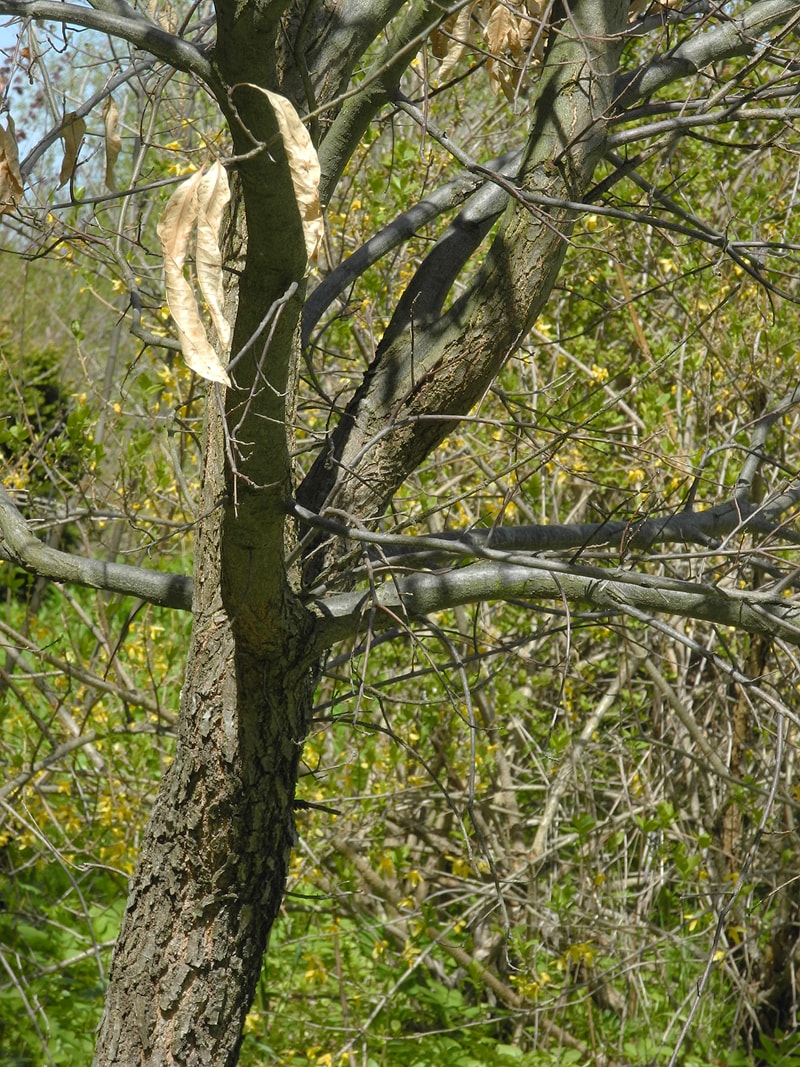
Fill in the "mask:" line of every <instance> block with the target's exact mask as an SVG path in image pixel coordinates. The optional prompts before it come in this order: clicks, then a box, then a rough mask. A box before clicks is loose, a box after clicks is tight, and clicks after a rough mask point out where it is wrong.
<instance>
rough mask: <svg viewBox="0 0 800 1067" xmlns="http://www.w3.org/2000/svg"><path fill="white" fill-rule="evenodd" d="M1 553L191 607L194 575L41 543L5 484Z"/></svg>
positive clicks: (54, 575) (54, 574) (0, 506)
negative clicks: (105, 559)
mask: <svg viewBox="0 0 800 1067" xmlns="http://www.w3.org/2000/svg"><path fill="white" fill-rule="evenodd" d="M0 559H4V560H7V561H8V562H9V563H14V564H16V565H17V566H18V567H23V568H24V569H25V570H27V571H30V572H31V573H33V574H36V575H39V576H40V577H42V578H48V579H50V580H51V581H54V582H74V583H76V584H77V585H84V586H89V587H90V588H92V589H104V590H107V591H108V592H110V593H121V594H122V595H123V596H134V597H138V598H139V599H140V600H145V601H147V603H149V604H157V605H159V606H160V607H165V608H178V609H179V610H182V611H191V610H192V588H193V585H192V579H191V578H187V577H186V576H185V575H183V574H164V573H161V572H158V571H151V570H148V569H147V568H145V567H132V566H130V565H129V564H126V563H105V562H103V561H102V560H99V559H86V558H85V557H83V556H73V555H72V554H71V553H69V552H61V551H60V550H59V549H56V548H50V547H49V546H48V545H45V544H42V542H41V541H40V540H39V538H38V537H36V536H35V535H34V534H33V533H32V532H31V530H30V528H29V527H28V524H27V522H26V521H25V519H24V518H23V516H22V515H21V514H20V512H19V510H18V509H17V507H16V505H15V504H14V502H13V501H12V499H11V497H10V496H9V495H8V493H7V492H6V490H5V489H4V488H3V487H2V486H0Z"/></svg>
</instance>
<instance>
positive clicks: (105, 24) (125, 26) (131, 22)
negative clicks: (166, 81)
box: [0, 0, 216, 85]
mask: <svg viewBox="0 0 800 1067" xmlns="http://www.w3.org/2000/svg"><path fill="white" fill-rule="evenodd" d="M102 6H103V10H97V9H95V8H91V7H79V6H78V5H77V4H62V3H57V2H54V0H0V15H10V16H11V17H13V18H20V19H28V18H30V19H38V20H39V21H42V22H61V23H67V24H69V25H72V26H85V27H86V29H89V30H97V32H98V33H107V34H108V35H109V36H110V37H118V38H119V39H120V40H123V41H127V42H128V43H129V44H132V45H133V46H134V47H135V48H141V49H144V51H146V52H150V53H151V54H152V55H154V56H157V57H158V58H159V59H163V60H164V62H165V63H169V64H170V65H171V66H173V67H175V68H176V69H177V70H183V71H187V72H188V73H191V74H195V75H197V77H198V78H200V79H201V80H202V81H204V82H205V83H206V84H208V85H214V84H215V83H216V79H215V77H214V72H213V70H212V67H211V64H210V63H209V61H208V60H207V59H206V57H205V56H204V55H203V53H202V52H201V51H200V50H199V49H198V48H196V47H195V45H193V44H191V43H190V42H189V41H184V40H183V38H181V37H176V36H175V34H172V33H167V31H166V30H163V29H162V28H161V27H160V26H158V25H156V23H154V22H151V21H150V19H148V18H146V17H145V16H144V15H141V14H139V13H138V12H132V14H131V15H124V14H119V13H117V12H120V11H122V10H123V9H124V7H127V5H121V4H111V3H106V4H103V5H102Z"/></svg>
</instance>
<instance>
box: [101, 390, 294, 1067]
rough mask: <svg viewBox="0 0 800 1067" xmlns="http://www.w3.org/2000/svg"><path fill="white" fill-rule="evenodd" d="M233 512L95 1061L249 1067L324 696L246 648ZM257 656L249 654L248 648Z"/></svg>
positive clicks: (276, 650)
mask: <svg viewBox="0 0 800 1067" xmlns="http://www.w3.org/2000/svg"><path fill="white" fill-rule="evenodd" d="M209 409H210V416H209V440H208V448H207V457H206V469H205V482H204V485H205V494H204V495H205V497H206V499H207V500H213V499H214V497H215V496H216V497H217V499H219V496H220V493H215V492H214V489H221V487H222V485H223V482H224V471H223V454H224V448H223V438H222V432H221V422H220V418H219V415H218V413H217V412H218V405H217V399H216V397H215V396H213V395H212V396H211V397H210V400H209ZM222 515H223V511H222V509H221V508H218V509H217V510H216V511H213V512H212V514H211V516H210V517H209V518H208V519H207V520H206V522H205V523H204V526H203V529H202V532H201V536H200V538H199V543H198V546H197V561H196V566H195V576H196V602H195V625H194V635H193V639H192V645H191V648H190V651H189V658H188V664H187V670H186V681H185V685H184V688H183V693H182V702H181V703H182V706H181V730H180V738H179V743H178V748H177V752H176V756H175V760H174V762H173V764H172V766H171V767H170V768H169V771H168V773H167V775H166V778H165V781H164V783H163V787H162V790H161V792H160V795H159V798H158V801H157V803H156V806H155V809H154V811H153V814H152V818H151V821H150V825H149V828H148V832H147V835H146V840H145V843H144V846H143V849H142V853H141V857H140V860H139V864H138V867H137V870H136V874H135V875H134V878H133V882H132V885H131V890H130V896H129V901H128V908H127V912H126V915H125V919H124V923H123V927H122V931H121V933H120V937H119V942H118V945H117V949H116V952H115V956H114V962H113V965H112V971H111V981H110V990H109V994H108V998H107V1001H106V1008H105V1013H104V1016H103V1021H102V1024H101V1030H100V1036H99V1040H98V1043H97V1050H96V1056H95V1064H96V1065H97V1067H101V1065H103V1067H105V1065H108V1064H124V1065H125V1067H131V1065H133V1064H164V1063H170V1064H184V1063H185V1064H188V1063H192V1064H209V1065H213V1067H222V1065H233V1064H235V1063H236V1061H237V1059H238V1052H239V1046H240V1042H241V1030H242V1022H243V1019H244V1016H245V1014H246V1012H247V1010H248V1007H249V1005H250V1003H251V1001H252V997H253V992H254V987H255V983H256V981H257V979H258V975H259V972H260V969H261V964H262V956H263V952H264V949H265V947H266V940H267V936H268V933H269V930H270V927H271V925H272V923H273V921H274V919H275V917H276V916H277V914H278V909H279V907H280V902H281V897H282V893H283V886H284V880H285V876H286V868H287V863H288V857H289V852H290V849H291V846H292V839H293V812H292V807H293V797H294V787H295V781H296V775H297V766H298V760H299V757H300V751H301V746H300V744H299V742H300V740H301V739H302V736H303V734H304V730H305V723H306V719H307V716H308V712H309V708H310V701H311V692H310V685H309V683H308V678H309V672H308V670H307V668H306V667H305V665H303V664H302V663H299V662H298V661H297V657H296V656H293V655H292V652H291V649H290V648H289V647H288V646H289V643H290V641H291V638H292V636H294V638H295V640H296V642H297V644H296V645H295V647H303V645H304V643H305V642H304V641H303V635H302V627H303V625H304V623H303V619H302V617H301V618H299V619H298V618H297V617H294V618H290V617H289V611H288V609H286V608H281V609H280V611H279V612H278V613H276V620H275V621H276V623H280V626H279V627H276V629H280V630H281V631H282V632H283V633H284V634H285V635H288V638H286V639H285V640H284V641H283V642H282V643H283V648H282V649H281V648H280V645H279V642H277V641H274V642H273V646H272V648H271V649H270V650H269V656H268V657H266V658H265V657H263V656H260V655H258V656H257V655H255V654H254V653H252V652H250V651H248V650H247V649H244V650H243V649H242V648H241V647H237V641H236V637H235V632H234V630H235V620H234V619H233V618H232V615H231V613H230V612H229V611H227V610H226V609H225V607H224V605H223V602H222V598H221V594H220V571H221V559H222V558H223V555H224V554H223V553H222V552H221V544H220V538H221V531H222V526H223V523H222ZM239 645H241V642H240V643H239Z"/></svg>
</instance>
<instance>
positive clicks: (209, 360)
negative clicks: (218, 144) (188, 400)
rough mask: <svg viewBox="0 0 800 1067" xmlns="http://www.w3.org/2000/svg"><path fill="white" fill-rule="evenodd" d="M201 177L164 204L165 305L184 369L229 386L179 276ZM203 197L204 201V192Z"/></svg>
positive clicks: (184, 184) (185, 184) (190, 291)
mask: <svg viewBox="0 0 800 1067" xmlns="http://www.w3.org/2000/svg"><path fill="white" fill-rule="evenodd" d="M205 177H206V176H205V175H204V174H203V172H202V171H197V172H196V173H195V174H193V175H192V176H191V178H188V179H187V180H186V181H185V182H182V183H181V184H180V185H179V186H178V188H177V189H176V190H175V192H174V193H173V194H172V196H171V197H170V198H169V200H168V201H167V205H166V207H165V208H164V211H163V213H162V215H161V218H160V219H159V222H158V226H157V232H158V237H159V240H160V241H161V251H162V254H163V256H164V278H165V284H166V292H167V306H168V307H169V310H170V314H171V315H172V318H173V320H174V322H175V328H176V330H177V334H178V340H179V341H180V343H181V350H182V351H183V358H184V359H185V360H186V364H187V366H188V367H190V368H191V369H192V370H193V371H194V372H195V373H196V374H199V375H200V376H201V377H202V378H206V379H208V380H209V381H211V382H221V383H222V384H223V385H227V386H230V384H231V382H230V378H229V377H228V373H227V371H226V370H225V368H224V366H223V365H222V363H221V361H220V359H219V356H218V355H217V353H216V352H215V351H214V349H213V348H212V346H211V345H210V344H209V341H208V337H207V336H206V331H205V327H204V326H203V322H202V319H201V318H200V311H199V309H198V306H197V299H196V298H195V294H194V289H193V287H192V286H191V284H190V283H189V281H188V279H187V278H186V276H185V275H184V273H183V268H184V265H185V263H186V256H187V254H188V251H189V239H190V237H191V233H192V229H193V228H194V224H195V222H196V221H197V219H198V213H199V194H200V189H201V186H202V184H203V180H204V178H205ZM203 195H204V196H205V197H206V198H208V193H207V192H204V194H203ZM212 199H213V195H212Z"/></svg>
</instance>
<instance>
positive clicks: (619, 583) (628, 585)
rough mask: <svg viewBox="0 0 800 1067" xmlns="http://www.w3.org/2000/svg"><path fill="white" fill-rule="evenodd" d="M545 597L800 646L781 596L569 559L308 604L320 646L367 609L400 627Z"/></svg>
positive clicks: (415, 581)
mask: <svg viewBox="0 0 800 1067" xmlns="http://www.w3.org/2000/svg"><path fill="white" fill-rule="evenodd" d="M534 566H535V568H537V569H534ZM587 572H589V573H587ZM631 577H636V578H637V579H638V581H637V582H633V581H631V580H630V579H631ZM541 599H547V600H558V601H563V600H567V601H569V602H572V603H575V602H580V603H582V604H588V605H590V606H591V607H593V608H599V609H601V610H604V611H612V612H618V613H624V612H626V611H628V610H630V611H631V612H637V611H638V612H641V611H645V612H647V613H651V612H656V613H664V614H667V615H678V616H681V617H682V618H688V619H700V620H703V621H705V622H711V623H715V624H717V625H719V626H731V627H734V628H736V629H738V630H744V631H746V632H747V633H755V634H762V635H764V636H765V637H770V638H774V637H780V638H781V639H783V640H784V641H786V643H787V644H792V645H800V604H798V603H796V602H794V601H792V600H786V598H784V597H782V596H781V595H780V594H778V595H763V594H760V593H754V592H742V591H740V590H726V589H721V588H719V587H715V586H709V585H701V584H699V583H696V582H676V581H670V580H662V579H659V578H656V577H653V578H648V577H647V576H643V575H636V576H632V575H631V574H630V572H627V571H620V570H615V571H605V570H601V569H600V568H577V569H576V568H570V567H569V565H568V564H563V568H562V567H561V566H559V565H558V562H557V561H546V560H532V561H531V566H521V565H519V564H508V563H475V564H472V565H470V566H467V567H463V568H461V569H459V570H453V571H449V572H447V573H445V574H415V575H411V576H410V577H408V578H400V579H394V580H390V581H387V582H384V583H383V584H381V585H379V586H377V588H376V589H375V590H374V592H373V591H367V592H363V591H362V592H355V593H342V594H340V595H337V596H332V597H327V598H325V599H319V600H315V601H313V602H312V604H311V605H310V606H311V607H312V608H313V609H314V610H316V612H317V613H318V615H319V617H320V621H319V623H318V626H317V641H318V642H319V645H320V648H321V649H323V648H329V647H330V646H331V645H333V644H335V643H336V642H337V641H341V640H344V639H345V638H346V637H350V636H352V635H353V634H355V633H357V632H358V631H359V630H360V629H361V628H362V623H363V618H364V616H365V615H366V614H367V613H369V614H370V616H371V621H372V623H373V625H374V626H376V627H381V626H382V625H383V626H393V625H396V623H397V615H398V613H400V614H403V615H408V616H412V617H419V616H423V615H428V614H430V613H432V612H437V611H444V610H446V609H448V608H454V607H458V606H460V605H464V604H475V603H479V602H482V601H487V600H529V601H530V600H541ZM373 609H377V610H373Z"/></svg>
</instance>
